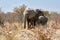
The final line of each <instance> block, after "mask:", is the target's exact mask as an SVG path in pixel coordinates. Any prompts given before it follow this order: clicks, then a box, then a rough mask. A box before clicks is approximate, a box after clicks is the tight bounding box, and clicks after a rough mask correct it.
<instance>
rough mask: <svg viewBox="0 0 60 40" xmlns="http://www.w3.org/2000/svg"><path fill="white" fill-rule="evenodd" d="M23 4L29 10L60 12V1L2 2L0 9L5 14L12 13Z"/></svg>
mask: <svg viewBox="0 0 60 40" xmlns="http://www.w3.org/2000/svg"><path fill="white" fill-rule="evenodd" d="M21 4H25V5H27V7H29V8H39V9H43V10H48V11H57V12H60V0H0V7H1V8H2V11H4V12H8V11H12V10H13V8H14V7H19V6H20V5H21Z"/></svg>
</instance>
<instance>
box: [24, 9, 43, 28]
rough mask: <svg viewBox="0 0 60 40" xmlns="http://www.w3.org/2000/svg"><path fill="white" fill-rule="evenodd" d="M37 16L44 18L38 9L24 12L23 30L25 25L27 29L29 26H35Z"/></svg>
mask: <svg viewBox="0 0 60 40" xmlns="http://www.w3.org/2000/svg"><path fill="white" fill-rule="evenodd" d="M39 16H44V14H43V12H42V11H41V10H39V9H35V10H33V9H28V10H25V12H24V28H26V24H27V26H28V28H30V27H31V25H33V26H35V25H36V22H37V20H38V18H39Z"/></svg>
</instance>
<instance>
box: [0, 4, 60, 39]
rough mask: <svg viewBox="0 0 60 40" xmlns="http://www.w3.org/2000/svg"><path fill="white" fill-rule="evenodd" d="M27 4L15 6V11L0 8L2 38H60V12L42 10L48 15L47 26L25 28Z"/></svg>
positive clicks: (0, 37)
mask: <svg viewBox="0 0 60 40" xmlns="http://www.w3.org/2000/svg"><path fill="white" fill-rule="evenodd" d="M26 7H27V6H26V5H24V4H23V5H21V6H19V7H15V8H14V9H13V12H7V13H5V12H3V11H2V10H1V8H0V40H60V13H58V12H49V11H48V10H45V11H44V10H42V11H43V13H44V15H45V16H47V17H48V22H47V25H46V28H44V27H45V26H43V25H39V27H38V26H37V27H35V28H34V29H30V30H28V29H24V26H23V13H24V11H25V9H26Z"/></svg>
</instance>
